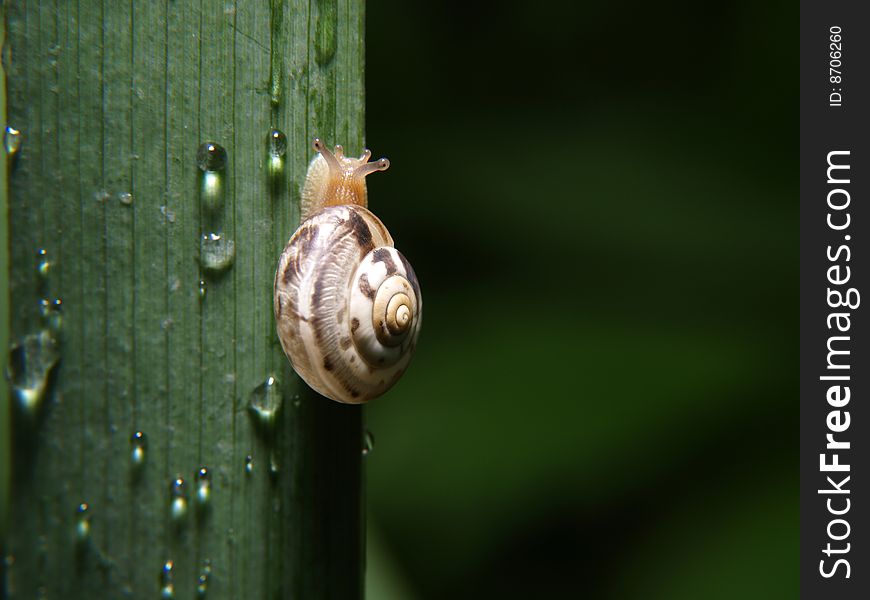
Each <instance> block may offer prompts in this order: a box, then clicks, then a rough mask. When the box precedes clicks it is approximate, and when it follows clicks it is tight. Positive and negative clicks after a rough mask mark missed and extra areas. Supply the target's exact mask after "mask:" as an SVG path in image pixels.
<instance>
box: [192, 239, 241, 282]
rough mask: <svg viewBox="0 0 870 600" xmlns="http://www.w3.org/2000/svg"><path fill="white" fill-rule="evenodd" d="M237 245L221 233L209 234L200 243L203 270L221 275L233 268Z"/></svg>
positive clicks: (200, 258)
mask: <svg viewBox="0 0 870 600" xmlns="http://www.w3.org/2000/svg"><path fill="white" fill-rule="evenodd" d="M235 258H236V244H235V242H233V240H230V239H227V238H226V237H224V236H222V235H221V234H219V233H207V234H205V235H203V236H202V240H201V242H200V252H199V260H200V262H201V264H202V268H203V269H205V270H206V271H209V272H211V273H220V272H222V271H226V270H227V269H229V268H230V267H232V266H233V261H234V260H235Z"/></svg>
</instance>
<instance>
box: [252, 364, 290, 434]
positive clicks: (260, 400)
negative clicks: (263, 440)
mask: <svg viewBox="0 0 870 600" xmlns="http://www.w3.org/2000/svg"><path fill="white" fill-rule="evenodd" d="M281 401H282V398H281V384H280V383H279V382H278V380H277V379H275V377H273V376H271V375H270V376H269V377H267V378H266V381H264V382H263V383H261V384H260V385H258V386H257V387H255V388H254V391H253V392H251V397H250V399H249V402H248V408H249V409H250V411H251V414H252V415H253V416H254V418H255V419H256V420H257V422H258V423H259V424H260V425H261V426H262V427H265V428H268V429H270V428H271V427H272V426H273V425H274V424H275V419H276V418H277V415H278V411H279V410H280V409H281Z"/></svg>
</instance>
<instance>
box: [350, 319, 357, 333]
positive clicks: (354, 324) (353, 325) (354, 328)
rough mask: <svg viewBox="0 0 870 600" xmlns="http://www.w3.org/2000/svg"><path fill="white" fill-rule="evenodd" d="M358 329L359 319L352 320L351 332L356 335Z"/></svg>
mask: <svg viewBox="0 0 870 600" xmlns="http://www.w3.org/2000/svg"><path fill="white" fill-rule="evenodd" d="M357 329H359V319H357V318H356V317H354V318H353V319H351V320H350V332H351V333H354V332H355V331H356V330H357Z"/></svg>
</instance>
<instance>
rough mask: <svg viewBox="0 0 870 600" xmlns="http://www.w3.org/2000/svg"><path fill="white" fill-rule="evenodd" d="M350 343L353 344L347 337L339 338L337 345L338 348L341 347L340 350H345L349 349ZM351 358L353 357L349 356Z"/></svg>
mask: <svg viewBox="0 0 870 600" xmlns="http://www.w3.org/2000/svg"><path fill="white" fill-rule="evenodd" d="M352 343H353V342H352V341H351V339H350V338H349V337H344V338H341V340H339V342H338V344H339V346H341V349H342V350H347V349H348V348H350V345H351V344H352ZM351 358H353V357H352V356H351Z"/></svg>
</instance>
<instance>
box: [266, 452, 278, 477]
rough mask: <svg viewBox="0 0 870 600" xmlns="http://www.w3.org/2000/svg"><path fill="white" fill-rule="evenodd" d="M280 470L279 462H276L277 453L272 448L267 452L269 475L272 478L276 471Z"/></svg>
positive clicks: (276, 474)
mask: <svg viewBox="0 0 870 600" xmlns="http://www.w3.org/2000/svg"><path fill="white" fill-rule="evenodd" d="M280 472H281V463H279V462H278V455H277V454H276V453H275V451H274V450H272V452H270V453H269V476H271V477H272V479H274V478H276V477H277V476H278V473H280Z"/></svg>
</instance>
